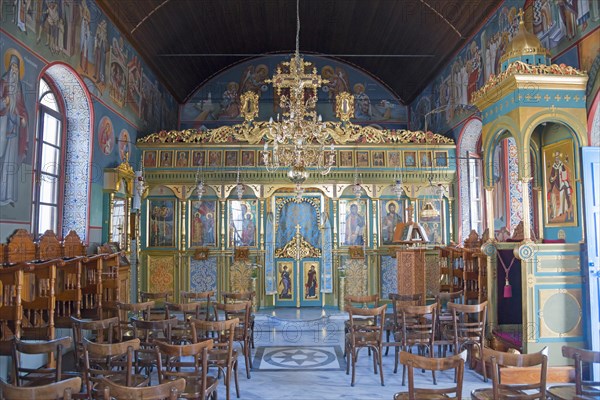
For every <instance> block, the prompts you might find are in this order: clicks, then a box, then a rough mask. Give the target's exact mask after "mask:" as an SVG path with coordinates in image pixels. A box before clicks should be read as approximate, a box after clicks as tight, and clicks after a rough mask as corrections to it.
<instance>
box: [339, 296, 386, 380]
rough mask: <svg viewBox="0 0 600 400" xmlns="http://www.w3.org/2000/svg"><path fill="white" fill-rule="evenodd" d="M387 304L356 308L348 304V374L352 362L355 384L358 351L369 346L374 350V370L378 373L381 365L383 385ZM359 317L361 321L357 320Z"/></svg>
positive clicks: (380, 372) (346, 338)
mask: <svg viewBox="0 0 600 400" xmlns="http://www.w3.org/2000/svg"><path fill="white" fill-rule="evenodd" d="M386 308H387V304H384V305H383V306H381V307H376V308H356V307H352V306H346V311H348V314H349V315H350V319H349V321H348V322H349V325H348V333H346V336H345V349H346V355H347V363H346V375H348V374H349V372H350V365H351V364H352V382H351V383H350V385H351V386H354V381H355V377H356V361H357V359H358V352H359V351H360V349H362V348H368V349H370V350H372V351H373V370H374V372H375V374H377V366H379V375H380V376H381V386H384V383H383V363H382V359H381V357H382V351H383V322H384V320H385V310H386ZM357 317H358V319H359V320H360V323H356V322H357Z"/></svg>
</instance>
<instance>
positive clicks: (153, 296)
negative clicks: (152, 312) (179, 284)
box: [140, 292, 173, 303]
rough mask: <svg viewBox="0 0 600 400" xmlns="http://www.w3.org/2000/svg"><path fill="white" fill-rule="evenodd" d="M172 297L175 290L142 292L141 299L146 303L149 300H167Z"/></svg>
mask: <svg viewBox="0 0 600 400" xmlns="http://www.w3.org/2000/svg"><path fill="white" fill-rule="evenodd" d="M170 297H173V292H156V293H155V292H140V300H141V301H142V302H144V303H145V302H147V301H154V302H156V303H158V302H160V301H162V302H167V301H169V298H170Z"/></svg>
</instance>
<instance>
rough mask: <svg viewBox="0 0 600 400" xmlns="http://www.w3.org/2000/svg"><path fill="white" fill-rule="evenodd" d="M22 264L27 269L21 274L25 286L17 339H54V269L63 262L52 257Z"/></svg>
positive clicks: (62, 264)
mask: <svg viewBox="0 0 600 400" xmlns="http://www.w3.org/2000/svg"><path fill="white" fill-rule="evenodd" d="M25 265H26V266H28V267H30V268H31V269H30V270H28V271H27V273H25V274H24V275H25V285H26V286H25V289H24V291H23V300H22V305H23V319H22V323H21V338H22V339H29V340H52V339H54V338H55V330H54V329H55V327H54V306H55V302H56V296H55V293H54V288H55V285H56V269H57V266H59V267H62V266H64V261H62V260H61V259H53V260H49V261H43V262H37V263H31V262H30V263H25Z"/></svg>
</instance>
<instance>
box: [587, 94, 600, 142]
mask: <svg viewBox="0 0 600 400" xmlns="http://www.w3.org/2000/svg"><path fill="white" fill-rule="evenodd" d="M599 106H600V92H599V93H598V94H596V98H595V99H594V102H593V103H592V107H591V108H590V114H589V115H588V134H589V137H588V143H589V145H590V146H595V147H600V112H598V108H599Z"/></svg>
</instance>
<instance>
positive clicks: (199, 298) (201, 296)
mask: <svg viewBox="0 0 600 400" xmlns="http://www.w3.org/2000/svg"><path fill="white" fill-rule="evenodd" d="M214 296H215V292H213V291H212V290H211V291H206V292H181V302H182V303H200V304H201V307H200V318H199V319H206V320H207V321H210V320H213V319H214V310H211V309H210V307H211V305H212V301H213V298H214ZM211 311H212V312H211Z"/></svg>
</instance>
